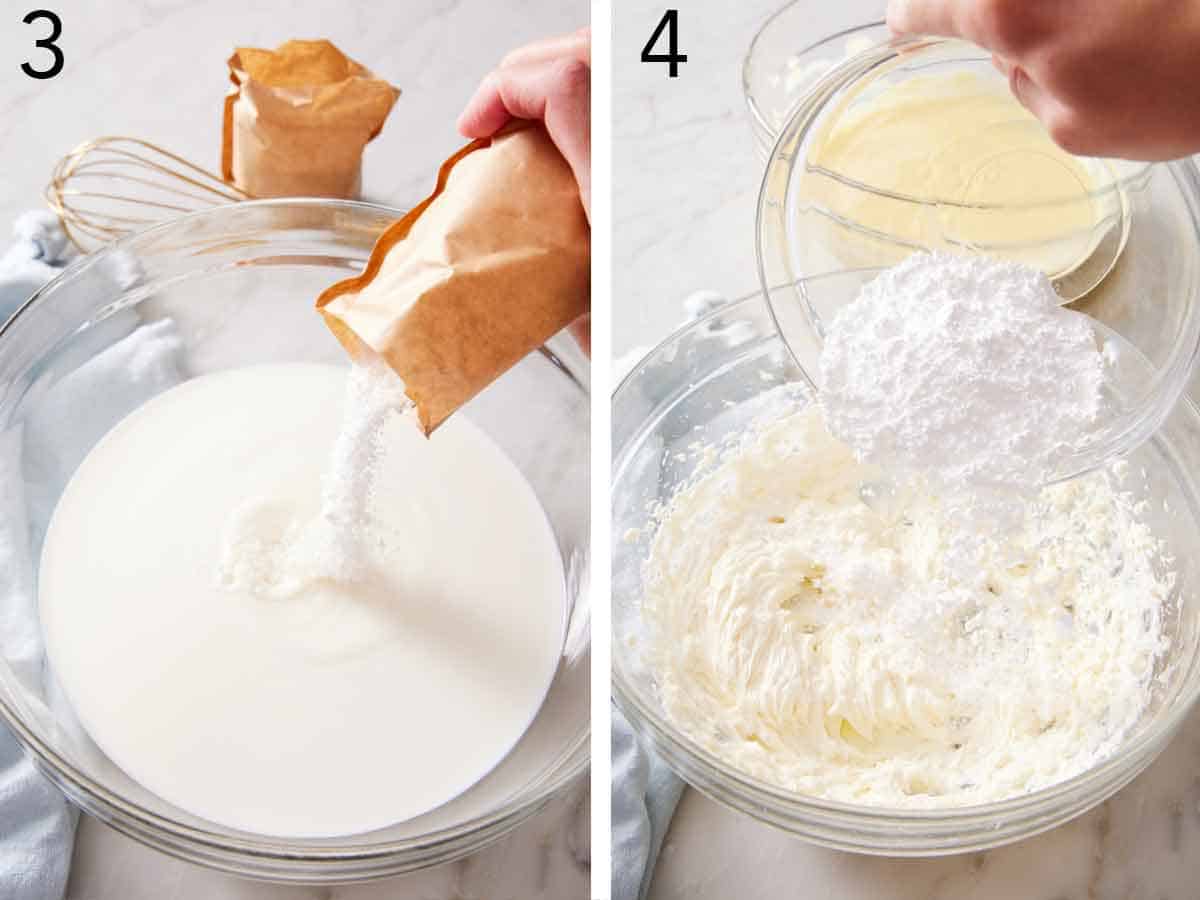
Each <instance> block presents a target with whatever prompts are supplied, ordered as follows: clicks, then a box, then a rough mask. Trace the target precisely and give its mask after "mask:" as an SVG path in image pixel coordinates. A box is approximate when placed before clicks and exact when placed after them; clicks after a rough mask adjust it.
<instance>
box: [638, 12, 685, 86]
mask: <svg viewBox="0 0 1200 900" xmlns="http://www.w3.org/2000/svg"><path fill="white" fill-rule="evenodd" d="M664 28H665V29H666V31H667V52H666V53H655V52H654V45H655V44H656V43H658V39H659V37H660V36H661V35H662V33H663V29H664ZM642 62H665V63H667V64H668V68H667V74H668V75H669V76H670V77H671V78H678V77H679V64H680V63H685V62H687V54H684V53H680V52H679V10H677V9H668V10H667V11H666V13H664V14H663V17H662V20H661V21H659V23H658V27H657V28H655V29H654V34H652V35H650V40H648V41H646V46H645V47H643V48H642Z"/></svg>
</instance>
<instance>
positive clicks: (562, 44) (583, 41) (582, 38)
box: [500, 27, 592, 69]
mask: <svg viewBox="0 0 1200 900" xmlns="http://www.w3.org/2000/svg"><path fill="white" fill-rule="evenodd" d="M564 58H565V59H577V60H579V61H580V62H581V63H585V64H586V65H589V66H590V65H591V64H592V29H591V28H586V27H585V28H580V29H579V30H578V31H573V32H571V33H570V34H560V35H556V36H555V37H550V38H543V39H542V40H540V41H534V42H533V43H532V44H526V45H525V46H524V47H518V48H517V49H516V50H513V51H512V52H511V53H509V54H508V55H507V56H505V57H504V59H502V60H501V61H500V68H502V69H503V68H504V67H505V66H515V65H521V64H522V63H531V62H542V61H544V60H548V59H564Z"/></svg>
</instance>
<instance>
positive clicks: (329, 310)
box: [317, 122, 591, 435]
mask: <svg viewBox="0 0 1200 900" xmlns="http://www.w3.org/2000/svg"><path fill="white" fill-rule="evenodd" d="M590 272H591V231H590V229H589V227H588V222H587V218H586V216H585V215H584V211H583V205H582V203H581V201H580V199H579V189H578V187H577V185H576V182H575V178H574V176H573V175H572V174H571V169H570V167H569V166H568V165H567V163H566V161H565V160H564V159H563V158H562V156H561V155H560V154H559V152H558V150H557V149H555V147H554V144H553V143H552V142H551V141H550V138H549V137H548V136H547V134H546V132H545V130H544V129H543V128H542V126H540V125H533V124H531V123H528V122H523V123H518V124H517V125H516V126H515V127H513V128H510V129H507V130H506V131H504V132H502V133H501V134H500V135H498V136H496V137H495V138H491V139H486V140H480V141H475V142H474V143H472V144H469V145H467V146H466V147H464V148H463V149H462V150H460V151H458V153H456V154H454V156H452V157H450V159H448V160H446V162H445V163H443V164H442V168H441V171H440V172H439V173H438V182H437V188H436V189H435V190H434V192H433V194H432V195H431V196H430V197H428V198H427V199H425V200H424V201H422V202H421V203H420V204H418V205H417V207H416V208H415V209H413V210H412V211H411V212H410V213H408V215H406V216H405V217H404V218H402V219H400V220H399V221H398V222H396V223H395V224H394V225H392V226H391V227H390V228H388V230H387V231H385V232H384V233H383V234H382V235H381V236H380V238H379V240H378V241H377V242H376V244H375V248H374V249H373V250H372V251H371V258H370V260H369V262H368V263H367V268H366V270H365V271H364V272H363V274H362V275H360V276H358V277H357V278H351V279H349V280H347V281H341V282H338V283H337V284H335V285H333V286H332V287H330V288H328V289H327V290H326V291H325V292H324V293H323V294H321V296H320V297H319V298H318V300H317V308H318V309H320V311H321V313H322V314H323V315H324V317H325V322H326V324H328V325H329V327H330V328H331V329H332V331H333V333H334V334H335V335H336V336H337V338H338V340H339V341H341V343H342V345H343V346H344V347H345V348H346V350H347V351H348V352H349V353H350V355H351V356H352V357H353V358H355V359H357V360H360V361H363V360H366V359H370V358H372V357H382V358H383V359H384V360H385V361H386V362H387V363H388V365H389V366H391V368H392V369H393V370H394V371H395V372H396V373H397V374H398V375H399V376H400V377H401V379H403V381H404V385H405V390H406V392H407V394H408V396H409V397H410V398H411V399H412V401H413V402H414V403H415V404H416V407H417V413H418V417H419V418H420V421H421V427H422V428H423V429H424V431H425V433H426V434H427V435H428V434H430V433H432V432H433V430H434V429H435V428H437V426H438V425H440V424H441V423H442V422H444V421H445V420H446V418H447V417H448V416H449V415H450V414H451V413H453V412H454V411H455V410H456V409H458V408H459V407H460V406H462V405H463V404H464V403H466V402H467V401H468V400H470V399H471V398H472V397H474V396H475V395H476V394H477V393H479V392H480V391H481V390H483V388H485V387H487V386H488V385H489V384H491V383H492V382H493V381H495V380H496V379H497V378H499V377H500V375H501V374H503V373H504V372H505V371H507V370H508V369H509V368H511V367H512V366H514V365H515V364H516V363H517V362H518V361H519V360H520V359H521V358H522V357H524V356H525V355H526V354H528V353H530V352H531V351H533V350H535V349H536V348H537V347H540V346H541V345H542V344H543V343H545V342H546V340H547V339H548V338H549V337H551V336H552V335H554V334H555V333H557V332H558V331H560V330H562V329H563V328H565V327H566V326H567V325H568V324H569V323H570V322H572V321H574V320H575V319H577V318H578V317H579V316H581V315H583V314H584V313H585V312H587V309H588V302H589V295H590Z"/></svg>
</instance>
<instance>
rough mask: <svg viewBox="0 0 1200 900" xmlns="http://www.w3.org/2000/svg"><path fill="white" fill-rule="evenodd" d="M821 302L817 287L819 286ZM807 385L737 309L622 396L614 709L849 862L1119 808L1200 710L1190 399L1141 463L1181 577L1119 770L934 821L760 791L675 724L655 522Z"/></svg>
mask: <svg viewBox="0 0 1200 900" xmlns="http://www.w3.org/2000/svg"><path fill="white" fill-rule="evenodd" d="M810 287H811V286H810ZM806 387H807V379H806V377H805V375H804V373H803V372H802V371H801V369H800V368H799V367H798V366H797V365H796V363H795V361H794V359H793V358H792V355H791V353H790V351H789V350H788V348H787V347H786V346H785V344H784V342H783V340H782V339H781V338H780V335H779V333H778V331H777V330H776V328H775V323H774V321H773V318H772V316H771V314H770V311H769V309H768V307H767V304H766V302H765V301H764V300H763V299H762V298H761V297H759V296H757V295H755V296H753V297H749V298H745V299H743V300H740V301H737V302H734V303H731V304H729V305H728V306H726V307H723V308H721V309H719V310H717V311H716V312H714V313H712V314H711V315H709V316H707V317H706V318H704V319H701V320H699V321H698V322H695V323H693V324H691V325H689V326H687V327H686V328H684V329H682V330H681V331H679V332H677V333H676V334H674V335H673V336H672V337H670V338H668V339H667V340H666V341H664V342H663V343H662V344H660V345H659V346H658V347H657V348H655V349H654V350H653V351H652V352H651V353H650V354H649V355H647V356H646V357H645V358H644V359H643V360H642V361H641V362H640V363H639V364H638V365H637V366H635V367H634V369H633V371H632V372H631V373H630V375H629V376H628V377H627V378H626V379H625V381H624V382H623V383H622V384H621V386H620V387H619V388H618V389H617V391H616V393H615V395H614V397H613V454H614V458H613V489H612V521H613V534H614V535H618V536H619V535H628V537H627V539H625V540H621V539H620V538H618V539H617V540H615V541H614V542H613V550H612V577H613V613H612V621H613V645H612V646H613V650H612V654H613V696H614V699H615V702H616V704H617V706H618V707H619V708H620V710H621V711H622V712H623V713H624V714H625V716H626V718H627V719H628V720H629V722H630V723H631V725H632V726H633V728H634V729H635V730H636V731H637V732H638V734H639V736H640V737H641V739H642V740H643V741H645V742H646V743H647V744H648V745H649V746H651V747H653V748H654V749H655V750H656V751H657V752H658V753H660V754H661V755H662V757H663V758H664V759H665V760H666V762H667V763H668V764H669V765H670V766H671V767H672V768H673V769H674V770H675V771H677V772H678V773H679V774H680V775H682V776H683V777H684V778H685V779H686V780H687V781H688V782H689V783H691V784H692V785H693V786H694V787H696V788H697V789H699V790H700V791H702V792H704V793H705V794H707V795H709V796H710V797H712V798H713V799H715V800H717V801H718V802H720V803H723V804H725V805H726V806H729V807H732V808H733V809H736V810H739V811H741V812H743V813H746V814H747V815H750V816H752V817H754V818H756V819H759V820H761V821H763V822H767V823H769V824H771V825H774V826H776V827H778V828H781V829H783V830H784V831H787V832H790V833H791V834H794V835H797V836H799V837H802V838H805V839H807V840H810V841H813V842H815V843H818V844H823V845H826V846H829V847H834V848H837V849H841V850H850V851H856V852H861V853H872V854H880V855H888V856H936V855H943V854H950V853H960V852H967V851H975V850H982V849H986V848H989V847H995V846H998V845H1000V844H1005V843H1009V842H1012V841H1017V840H1020V839H1022V838H1026V837H1030V836H1032V835H1034V834H1037V833H1039V832H1042V831H1045V830H1047V829H1049V828H1053V827H1054V826H1056V825H1059V824H1061V823H1063V822H1066V821H1067V820H1068V819H1071V818H1073V817H1074V816H1077V815H1079V814H1081V813H1083V812H1085V811H1086V810H1088V809H1089V808H1091V807H1093V806H1095V805H1096V804H1098V803H1100V802H1101V801H1103V800H1104V799H1105V798H1107V797H1109V796H1111V795H1112V794H1113V793H1114V792H1116V791H1117V790H1118V789H1120V788H1121V787H1122V786H1124V785H1125V784H1127V783H1128V782H1129V781H1130V780H1131V779H1133V778H1134V777H1135V776H1136V775H1137V774H1138V773H1139V772H1141V771H1142V770H1143V769H1144V768H1145V767H1146V766H1147V765H1149V763H1150V762H1151V761H1152V760H1153V759H1154V757H1155V756H1156V755H1157V754H1158V753H1159V752H1160V751H1161V750H1162V749H1163V748H1164V747H1165V746H1166V744H1167V742H1168V741H1169V740H1170V739H1171V737H1172V735H1174V734H1175V732H1176V731H1177V730H1178V728H1179V727H1180V725H1181V724H1182V723H1183V721H1184V719H1185V717H1186V716H1187V715H1188V713H1189V711H1190V710H1191V709H1192V707H1193V705H1194V703H1195V701H1196V698H1197V696H1200V597H1198V596H1197V592H1198V590H1200V484H1198V483H1197V480H1196V474H1195V473H1197V472H1200V412H1198V411H1197V410H1196V408H1195V406H1193V404H1192V403H1191V401H1190V400H1187V399H1185V400H1183V401H1182V402H1181V403H1180V404H1179V406H1178V407H1177V408H1176V409H1175V411H1174V412H1172V413H1171V415H1170V416H1169V417H1168V418H1167V419H1166V422H1165V423H1164V425H1163V427H1162V428H1161V429H1160V430H1159V431H1158V432H1157V433H1156V434H1155V435H1154V436H1153V437H1152V438H1151V439H1150V440H1148V441H1147V442H1145V443H1144V444H1142V445H1141V446H1140V447H1138V448H1137V449H1136V450H1133V451H1131V453H1130V455H1129V463H1130V468H1131V470H1132V471H1135V472H1136V471H1139V470H1141V469H1142V468H1144V469H1145V471H1146V473H1147V477H1146V480H1145V484H1144V487H1142V488H1139V489H1140V490H1142V491H1143V492H1144V493H1143V495H1142V496H1143V497H1144V499H1145V500H1146V501H1147V508H1148V511H1147V516H1148V522H1149V524H1150V526H1151V527H1152V528H1153V529H1154V531H1155V533H1156V535H1158V536H1160V537H1161V538H1162V539H1163V540H1165V541H1166V542H1167V544H1168V545H1169V547H1170V549H1171V551H1172V552H1173V554H1174V556H1175V559H1176V561H1177V565H1178V574H1179V578H1178V582H1177V584H1176V585H1175V587H1174V590H1173V593H1172V598H1171V602H1170V607H1169V608H1168V610H1167V615H1166V616H1165V619H1166V624H1165V630H1166V632H1167V634H1168V635H1169V637H1170V640H1171V644H1170V650H1169V652H1168V654H1167V657H1168V658H1167V659H1166V660H1165V662H1164V666H1163V669H1162V676H1161V683H1159V684H1158V685H1157V686H1156V688H1155V692H1154V694H1153V696H1152V699H1151V702H1150V705H1149V707H1148V708H1147V710H1146V712H1145V714H1144V715H1143V717H1142V720H1141V721H1140V722H1139V723H1138V724H1137V725H1136V726H1135V727H1134V729H1133V730H1132V731H1131V732H1130V733H1129V734H1128V735H1126V737H1125V739H1124V740H1123V742H1122V743H1121V744H1120V746H1119V747H1118V748H1117V749H1116V750H1115V752H1114V753H1113V754H1112V755H1111V756H1109V757H1108V758H1106V759H1104V760H1103V761H1101V762H1100V763H1099V764H1098V765H1096V766H1095V767H1094V768H1092V769H1090V770H1089V771H1086V772H1083V773H1081V774H1079V775H1077V776H1075V777H1073V778H1070V779H1068V780H1066V781H1064V782H1062V783H1060V784H1057V785H1054V786H1052V787H1049V788H1046V789H1044V790H1040V791H1036V792H1033V793H1030V794H1027V795H1024V796H1020V797H1014V798H1012V799H1010V800H1005V801H1003V802H998V803H989V804H984V805H977V806H970V807H960V808H956V809H938V810H922V811H899V810H893V809H886V808H881V807H870V806H857V805H851V804H846V803H835V802H829V801H824V800H820V799H817V798H814V797H808V796H804V795H800V794H796V793H792V792H789V791H785V790H782V789H780V788H778V787H774V786H772V785H770V784H767V783H765V782H763V781H760V780H758V779H755V778H752V777H749V776H747V775H745V774H743V773H741V772H739V771H737V770H736V769H734V768H733V767H731V766H730V765H729V764H728V763H727V762H725V761H724V760H722V759H720V758H718V757H717V756H715V755H713V754H712V753H710V752H709V751H708V750H706V749H705V748H704V747H702V746H700V745H699V744H697V743H696V742H695V741H694V740H692V739H691V738H690V737H689V736H688V735H687V734H685V733H684V732H683V731H681V730H680V729H679V728H677V727H676V726H675V725H674V724H673V723H672V721H671V720H670V718H669V717H668V716H667V715H666V713H665V711H664V710H663V708H662V706H661V704H660V702H659V699H658V695H657V686H656V682H655V676H654V673H653V671H652V670H650V669H649V668H648V667H647V665H646V664H645V662H644V660H643V658H642V654H641V641H642V638H643V633H644V632H643V628H642V623H641V615H640V607H641V602H642V566H643V563H644V560H645V559H646V556H647V554H648V552H649V546H650V542H651V541H652V540H653V537H654V529H655V526H654V522H653V521H652V520H651V518H650V512H649V511H650V509H652V508H653V507H654V506H655V505H656V504H658V503H660V502H664V501H666V500H668V499H669V498H670V497H671V496H672V495H673V493H674V492H675V491H676V490H677V489H678V488H679V487H680V485H683V484H686V483H688V482H689V481H690V480H691V479H692V478H694V477H695V475H696V472H697V466H698V465H703V464H704V462H703V459H702V454H697V453H695V452H690V451H689V448H690V447H692V446H693V445H694V444H695V443H696V442H702V443H704V444H712V445H718V446H719V445H721V442H722V441H723V440H724V439H726V438H729V437H734V436H737V435H739V434H742V433H744V431H745V429H746V428H747V427H749V425H750V423H752V422H755V421H759V420H761V419H762V418H763V417H777V416H780V415H786V414H789V413H791V412H794V411H796V410H799V409H801V408H802V407H803V405H804V403H805V402H806V401H805V399H804V397H805V396H806V395H807V394H808V392H807V391H806V390H805V388H806Z"/></svg>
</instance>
